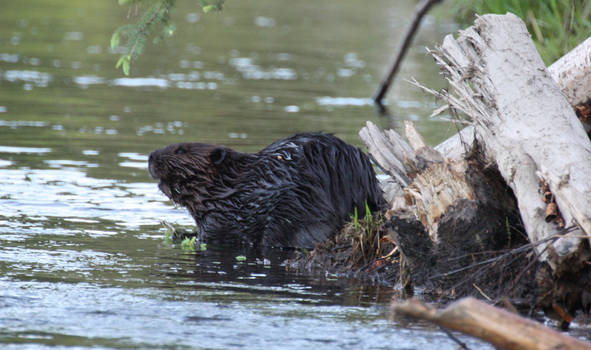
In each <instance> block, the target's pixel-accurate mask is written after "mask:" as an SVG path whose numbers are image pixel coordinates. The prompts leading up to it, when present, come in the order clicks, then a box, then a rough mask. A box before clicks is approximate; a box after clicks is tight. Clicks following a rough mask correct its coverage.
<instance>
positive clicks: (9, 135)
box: [0, 0, 486, 349]
mask: <svg viewBox="0 0 591 350" xmlns="http://www.w3.org/2000/svg"><path fill="white" fill-rule="evenodd" d="M196 4H197V3H196V2H180V1H179V2H178V7H177V8H176V9H175V11H174V12H173V15H172V19H173V21H174V23H175V25H176V28H177V32H176V35H175V36H174V37H172V38H171V39H169V40H167V41H166V42H162V43H160V44H158V45H157V46H154V45H148V47H147V49H146V52H145V53H144V54H143V55H142V56H141V57H140V59H139V60H138V61H137V62H134V63H133V65H132V70H131V75H130V76H129V77H125V76H123V74H122V73H121V72H120V71H119V70H117V69H115V62H116V61H117V58H118V55H119V53H117V52H112V51H111V50H110V49H109V47H108V43H109V38H110V35H111V33H112V31H113V30H114V29H115V28H116V27H117V26H119V25H121V24H124V23H126V21H127V19H126V15H127V14H128V12H131V13H132V14H133V13H134V9H132V10H131V11H128V9H127V8H126V7H118V6H117V5H116V2H113V1H92V2H86V1H85V2H71V1H65V0H55V1H41V0H28V1H10V2H6V3H4V4H3V9H2V11H1V12H0V40H1V41H0V347H1V348H2V349H44V348H68V349H73V348H93V349H102V348H105V349H185V348H187V349H193V348H196V349H214V348H215V349H231V348H253V349H295V348H304V347H308V346H312V347H314V348H320V349H343V348H355V349H382V348H383V349H454V348H455V347H456V344H455V343H454V342H453V341H452V340H451V339H450V338H448V337H447V336H446V335H445V334H444V333H442V332H441V331H439V330H438V329H436V328H433V327H430V326H428V325H424V324H420V323H418V324H417V323H408V322H401V321H399V320H394V321H392V320H390V317H389V313H388V302H389V300H390V298H391V296H392V294H393V290H392V289H390V288H387V287H383V286H368V285H367V284H364V283H362V282H360V281H357V280H353V279H346V278H343V277H337V276H330V275H323V274H320V275H318V274H306V273H301V272H300V273H298V272H296V271H290V270H289V269H288V268H286V266H285V264H284V263H283V261H284V260H285V258H286V257H287V255H288V253H287V252H283V251H267V252H265V253H261V252H256V251H250V250H248V249H246V248H240V247H238V248H235V247H217V246H215V245H211V246H208V247H207V249H206V250H204V251H198V252H191V251H185V250H183V249H181V247H180V246H179V245H175V244H172V243H170V242H168V241H167V240H166V239H165V229H164V228H163V227H162V226H161V224H160V221H161V220H164V219H165V220H167V221H169V222H172V223H174V224H177V225H180V226H184V227H187V228H191V227H192V226H193V223H192V219H191V218H190V217H189V216H188V214H187V213H186V212H185V211H184V210H183V209H180V208H175V207H174V206H173V205H172V204H171V203H170V202H168V201H166V198H165V197H164V195H162V194H161V193H159V192H158V190H157V187H156V183H154V181H153V180H151V179H150V178H149V176H148V174H147V172H146V160H147V155H148V154H149V152H150V151H152V150H153V149H155V148H159V147H161V146H163V145H166V144H169V143H173V142H179V141H201V142H210V143H219V144H224V145H226V146H230V147H235V148H236V149H239V150H241V151H255V150H257V149H259V148H261V147H263V146H264V145H266V144H268V143H270V142H271V141H273V140H275V139H277V138H281V137H284V136H287V135H290V134H292V133H294V132H298V131H326V132H332V133H335V134H336V135H338V136H340V137H342V138H344V139H346V140H347V141H349V142H352V143H354V144H356V145H360V142H359V139H358V137H357V132H358V130H359V129H360V128H361V127H362V126H363V125H364V123H365V121H366V120H372V121H374V122H375V123H377V124H379V125H380V126H382V127H395V128H396V127H398V126H399V123H400V121H401V120H403V119H411V120H414V121H415V122H416V123H417V125H418V128H419V129H420V130H421V131H422V132H423V133H424V134H425V135H426V138H427V140H428V141H429V142H431V143H436V142H438V141H440V140H442V139H443V138H445V137H446V136H447V135H449V134H451V133H453V132H454V127H453V126H451V125H449V124H447V123H445V122H442V121H439V120H432V119H429V118H427V117H426V116H428V115H429V114H430V111H431V110H432V108H433V106H434V100H433V99H432V98H430V97H427V96H425V95H423V94H422V93H420V92H418V91H416V90H415V89H414V88H412V87H410V85H409V84H407V83H404V82H403V81H402V79H400V81H398V82H397V83H396V85H395V86H394V88H393V92H392V93H391V95H390V97H389V105H390V113H391V116H390V117H380V116H378V115H377V114H376V112H375V109H374V107H373V106H372V104H371V102H370V100H369V96H371V94H372V93H373V91H374V90H375V88H376V86H377V84H378V82H379V80H380V78H381V75H382V74H383V72H384V71H385V69H386V67H387V65H388V63H389V60H390V59H391V56H393V52H394V50H395V48H396V46H397V44H398V40H399V36H400V32H401V31H402V30H403V28H404V26H405V25H406V23H407V21H408V18H409V15H410V13H411V11H412V8H413V6H414V1H399V2H395V3H393V2H391V1H385V0H380V1H375V2H372V4H371V5H370V6H368V5H367V3H364V2H362V1H353V0H346V1H342V0H341V1H336V0H329V1H323V2H311V1H301V2H299V1H298V2H293V1H286V0H261V1H257V2H256V4H255V3H253V2H243V1H228V2H227V4H226V9H225V11H224V12H223V13H221V14H215V13H214V14H207V15H206V14H203V13H201V12H200V10H199V8H198V6H197V5H196ZM455 29H456V27H455V25H454V24H453V23H451V22H448V21H446V20H445V19H439V18H435V17H428V18H427V19H426V21H425V23H424V26H423V28H422V30H421V33H420V34H419V36H418V37H417V39H416V41H415V45H414V46H413V48H412V50H411V51H410V53H409V55H408V59H407V60H406V62H405V63H404V66H403V69H402V72H401V77H406V78H408V77H411V76H414V77H416V78H417V79H419V80H421V81H424V82H426V83H429V84H430V85H431V86H434V87H441V86H443V85H442V84H443V83H442V82H441V81H440V80H438V77H437V76H438V73H437V68H436V67H434V65H433V63H432V61H431V60H430V59H429V58H428V57H427V56H426V55H425V54H424V49H423V47H424V46H425V45H433V44H434V43H436V42H437V41H439V40H440V39H441V38H442V36H443V35H444V34H446V33H449V32H452V31H454V30H455ZM237 256H244V257H245V258H246V259H245V260H243V259H236V257H237ZM462 339H463V340H464V341H466V342H468V344H470V345H471V346H473V347H474V348H482V347H483V346H484V347H486V345H483V344H482V343H479V342H476V341H474V340H471V339H467V338H462Z"/></svg>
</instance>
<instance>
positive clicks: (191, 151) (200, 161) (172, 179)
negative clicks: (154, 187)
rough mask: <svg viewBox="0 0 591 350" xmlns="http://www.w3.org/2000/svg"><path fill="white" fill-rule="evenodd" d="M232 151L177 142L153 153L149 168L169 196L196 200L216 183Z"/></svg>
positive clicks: (174, 198)
mask: <svg viewBox="0 0 591 350" xmlns="http://www.w3.org/2000/svg"><path fill="white" fill-rule="evenodd" d="M230 152H233V151H232V150H230V149H228V148H224V147H218V146H215V145H208V144H204V143H177V144H173V145H170V146H167V147H164V148H161V149H159V150H156V151H154V152H152V153H151V154H150V158H149V160H148V170H149V172H150V175H152V177H153V178H154V179H157V180H160V184H159V185H158V187H159V188H160V190H161V191H162V192H164V194H166V196H168V198H170V199H172V200H173V201H174V202H176V203H179V204H183V205H184V204H186V200H193V201H194V200H195V199H198V198H199V197H200V192H201V191H202V190H204V189H206V188H208V187H209V186H210V185H212V184H213V183H214V179H215V178H216V176H217V173H218V172H219V167H220V166H221V165H222V164H223V163H224V161H225V160H226V158H227V156H228V154H229V153H230Z"/></svg>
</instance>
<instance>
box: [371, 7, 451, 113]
mask: <svg viewBox="0 0 591 350" xmlns="http://www.w3.org/2000/svg"><path fill="white" fill-rule="evenodd" d="M441 1H442V0H422V1H421V2H420V3H419V4H418V5H417V7H416V10H415V16H414V18H413V20H412V22H411V24H410V26H409V27H408V28H407V30H406V33H405V35H404V40H403V41H402V44H401V46H400V49H399V50H398V54H397V55H396V58H395V59H394V63H393V64H392V67H390V71H389V72H388V75H386V77H385V78H384V80H383V81H382V83H381V84H380V87H379V89H378V91H376V93H375V94H374V95H373V100H374V101H375V103H376V104H377V105H383V104H382V100H383V99H384V96H385V95H386V92H388V89H389V88H390V85H391V84H392V80H393V79H394V76H395V75H396V72H398V69H399V68H400V64H401V63H402V60H403V59H404V56H405V55H406V52H407V51H408V48H409V46H410V43H411V42H412V39H413V38H414V36H415V34H416V32H417V29H418V28H419V25H420V24H421V20H422V19H423V17H424V16H425V15H426V14H427V12H428V11H429V9H430V8H431V6H433V5H435V4H436V3H438V2H441Z"/></svg>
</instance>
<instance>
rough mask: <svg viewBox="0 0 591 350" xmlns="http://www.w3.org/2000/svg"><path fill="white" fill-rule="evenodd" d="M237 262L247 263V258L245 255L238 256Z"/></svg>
mask: <svg viewBox="0 0 591 350" xmlns="http://www.w3.org/2000/svg"><path fill="white" fill-rule="evenodd" d="M236 261H240V262H242V261H246V257H245V256H244V255H238V256H237V257H236Z"/></svg>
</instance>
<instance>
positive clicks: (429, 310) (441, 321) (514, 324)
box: [392, 298, 591, 350]
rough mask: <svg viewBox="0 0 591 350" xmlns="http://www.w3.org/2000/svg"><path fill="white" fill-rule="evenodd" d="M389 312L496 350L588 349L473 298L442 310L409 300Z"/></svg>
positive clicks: (588, 344) (589, 348) (575, 341)
mask: <svg viewBox="0 0 591 350" xmlns="http://www.w3.org/2000/svg"><path fill="white" fill-rule="evenodd" d="M392 310H393V311H394V313H395V315H396V314H402V315H406V316H411V317H414V318H418V319H421V320H426V321H430V322H433V323H435V324H437V325H440V326H443V327H445V328H448V329H453V330H457V331H460V332H462V333H465V334H469V335H472V336H474V337H477V338H480V339H482V340H485V341H487V342H489V343H491V344H493V345H494V346H495V348H497V349H504V350H517V349H527V350H551V349H564V350H571V349H572V350H591V343H587V342H583V341H581V340H578V339H575V338H572V337H569V336H568V335H566V334H563V333H559V332H557V331H555V330H552V329H550V328H547V327H545V326H544V325H542V324H540V323H538V322H535V321H532V320H528V319H525V318H523V317H521V316H519V315H517V314H514V313H512V312H509V311H507V310H503V309H500V308H497V307H494V306H492V305H489V304H487V303H485V302H482V301H478V300H476V299H473V298H465V299H462V300H460V301H457V302H455V303H453V304H451V305H449V306H448V307H446V308H445V309H443V310H437V309H435V308H434V307H432V306H429V305H426V304H424V303H422V302H420V301H418V300H414V299H411V300H408V301H406V302H403V303H394V304H393V305H392Z"/></svg>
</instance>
